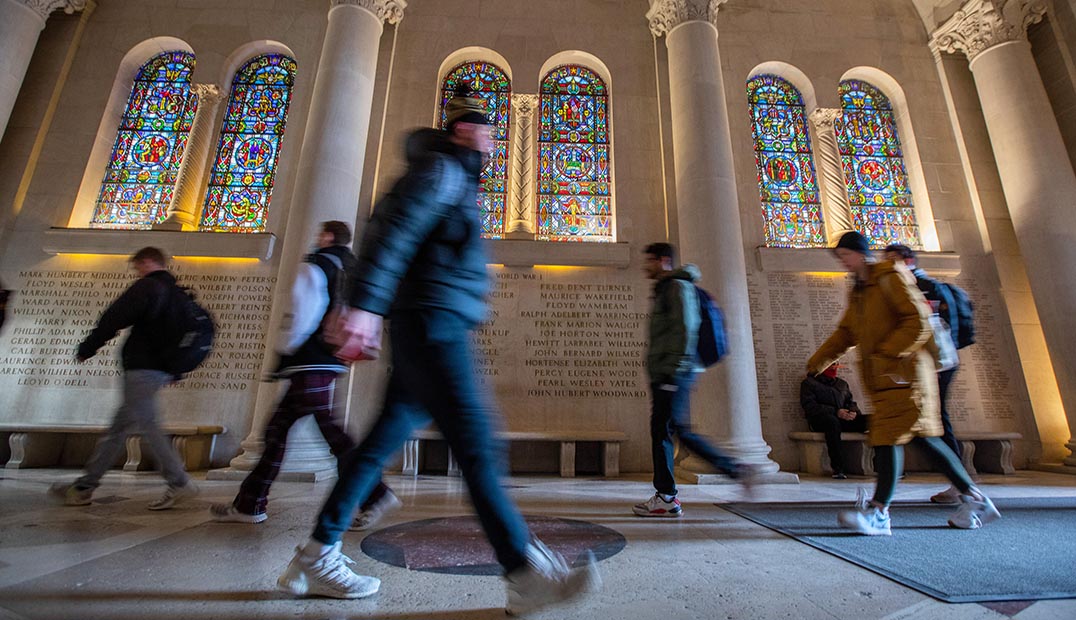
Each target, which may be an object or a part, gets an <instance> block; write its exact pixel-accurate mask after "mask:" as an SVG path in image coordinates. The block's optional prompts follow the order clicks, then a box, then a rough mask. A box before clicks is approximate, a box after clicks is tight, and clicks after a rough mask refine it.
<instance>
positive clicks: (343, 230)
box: [321, 220, 351, 245]
mask: <svg viewBox="0 0 1076 620" xmlns="http://www.w3.org/2000/svg"><path fill="white" fill-rule="evenodd" d="M321 231H322V232H326V233H329V234H330V235H332V236H333V244H335V245H347V244H349V243H351V227H350V226H348V225H347V224H345V223H343V222H341V221H340V220H329V221H328V222H322V223H321Z"/></svg>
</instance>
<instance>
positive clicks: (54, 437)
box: [7, 433, 64, 469]
mask: <svg viewBox="0 0 1076 620" xmlns="http://www.w3.org/2000/svg"><path fill="white" fill-rule="evenodd" d="M7 443H8V448H9V449H10V450H11V458H10V459H8V462H7V468H8V469H24V468H27V467H43V466H47V465H55V464H56V463H58V462H59V460H60V453H61V452H62V451H63V445H64V436H63V434H61V433H12V434H11V435H10V436H9V437H8V440H7Z"/></svg>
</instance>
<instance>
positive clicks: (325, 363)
mask: <svg viewBox="0 0 1076 620" xmlns="http://www.w3.org/2000/svg"><path fill="white" fill-rule="evenodd" d="M354 268H355V255H354V254H352V253H351V250H349V249H348V248H347V247H345V246H342V245H333V246H329V247H327V248H321V249H319V250H318V251H317V252H314V253H313V254H308V255H307V256H306V258H305V260H304V263H303V265H302V267H301V268H300V270H299V274H298V275H297V277H296V278H295V284H294V286H293V288H292V294H291V300H292V308H291V312H289V313H288V314H289V318H290V322H289V324H288V327H287V329H285V330H284V337H283V338H282V343H281V345H280V347H279V350H278V351H277V354H278V355H279V356H280V363H279V364H278V365H277V370H276V373H275V374H276V375H277V376H279V377H287V376H290V375H292V374H295V373H297V372H308V371H322V372H335V373H338V374H339V373H343V372H346V371H347V366H345V365H344V364H343V363H341V362H340V360H338V359H336V356H335V355H333V349H334V347H332V346H330V345H328V344H326V343H325V340H324V338H323V334H322V331H323V328H324V324H325V316H326V315H327V314H328V313H329V312H330V311H332V309H333V307H334V306H335V305H336V304H338V303H344V302H345V301H346V300H345V299H341V298H340V296H341V295H344V296H346V294H347V293H346V287H345V286H341V285H342V284H343V282H341V281H340V278H347V277H348V276H347V274H348V273H349V271H350V270H352V269H354Z"/></svg>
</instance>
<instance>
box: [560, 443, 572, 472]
mask: <svg viewBox="0 0 1076 620" xmlns="http://www.w3.org/2000/svg"><path fill="white" fill-rule="evenodd" d="M560 477H561V478H575V442H574V441H562V442H560Z"/></svg>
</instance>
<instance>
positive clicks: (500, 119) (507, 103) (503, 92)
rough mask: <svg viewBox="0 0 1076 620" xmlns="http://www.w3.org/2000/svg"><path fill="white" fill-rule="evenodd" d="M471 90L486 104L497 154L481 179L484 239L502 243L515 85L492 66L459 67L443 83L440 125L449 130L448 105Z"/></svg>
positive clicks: (479, 189) (487, 164) (478, 63)
mask: <svg viewBox="0 0 1076 620" xmlns="http://www.w3.org/2000/svg"><path fill="white" fill-rule="evenodd" d="M464 86H467V87H470V89H471V90H473V91H474V92H475V94H477V95H478V96H480V97H481V98H482V99H484V100H485V101H486V114H487V116H488V117H489V122H490V125H492V126H493V152H492V153H491V154H490V158H489V161H488V162H486V166H485V168H483V169H482V174H481V175H480V176H479V186H478V208H479V211H480V212H481V214H482V235H483V236H485V237H490V238H493V239H499V238H501V237H503V236H504V232H505V225H506V221H505V204H506V203H507V194H508V148H509V146H508V145H509V142H508V132H509V128H510V125H511V120H512V83H511V81H510V80H509V79H508V76H507V75H506V74H505V72H504V71H503V70H502V69H501V68H500V67H498V66H496V65H494V64H491V63H488V62H482V61H477V62H465V63H463V64H461V65H457V66H456V67H455V68H453V69H452V70H451V71H449V72H448V74H447V75H446V76H445V79H444V80H443V81H442V82H441V113H440V119H441V120H440V125H441V128H442V129H444V128H445V121H446V118H445V104H447V103H448V100H449V99H451V98H452V97H453V95H455V93H456V90H457V89H459V88H461V87H464Z"/></svg>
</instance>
